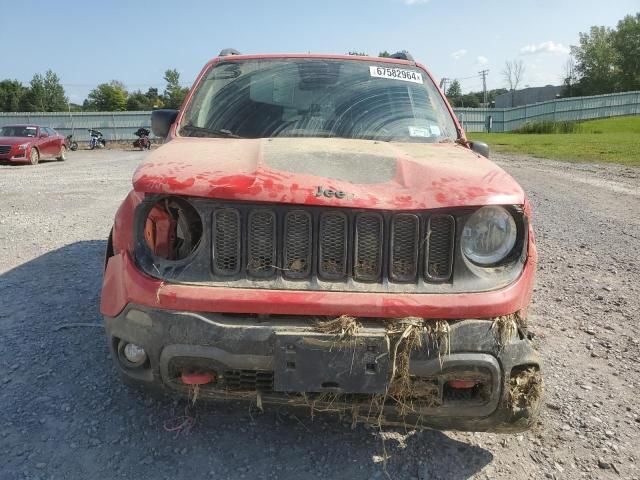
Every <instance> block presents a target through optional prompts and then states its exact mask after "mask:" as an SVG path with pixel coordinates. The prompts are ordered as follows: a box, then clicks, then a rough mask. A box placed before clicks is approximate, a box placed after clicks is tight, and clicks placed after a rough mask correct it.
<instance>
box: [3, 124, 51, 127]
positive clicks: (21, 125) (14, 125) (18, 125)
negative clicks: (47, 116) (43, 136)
mask: <svg viewBox="0 0 640 480" xmlns="http://www.w3.org/2000/svg"><path fill="white" fill-rule="evenodd" d="M1 127H22V128H42V125H33V124H32V123H11V124H8V125H2V126H1ZM48 128H51V127H48Z"/></svg>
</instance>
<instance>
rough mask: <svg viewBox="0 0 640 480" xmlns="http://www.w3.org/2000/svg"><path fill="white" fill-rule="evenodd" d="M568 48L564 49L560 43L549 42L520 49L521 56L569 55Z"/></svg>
mask: <svg viewBox="0 0 640 480" xmlns="http://www.w3.org/2000/svg"><path fill="white" fill-rule="evenodd" d="M569 51H570V50H569V47H565V46H564V45H562V44H561V43H554V42H552V41H551V40H549V41H548V42H542V43H539V44H537V45H535V44H533V43H532V44H529V45H525V46H524V47H522V48H521V49H520V54H521V55H535V54H537V53H561V54H564V53H569Z"/></svg>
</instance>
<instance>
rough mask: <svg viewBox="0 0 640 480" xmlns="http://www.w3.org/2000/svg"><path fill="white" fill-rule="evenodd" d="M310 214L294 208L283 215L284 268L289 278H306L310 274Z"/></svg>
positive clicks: (311, 244)
mask: <svg viewBox="0 0 640 480" xmlns="http://www.w3.org/2000/svg"><path fill="white" fill-rule="evenodd" d="M312 234H313V232H312V229H311V215H310V214H309V213H308V212H305V211H303V210H294V211H292V212H288V213H287V214H286V215H285V221H284V269H283V272H282V273H283V275H284V276H285V277H289V278H306V277H309V275H311V264H312V260H311V249H312V246H313V237H312Z"/></svg>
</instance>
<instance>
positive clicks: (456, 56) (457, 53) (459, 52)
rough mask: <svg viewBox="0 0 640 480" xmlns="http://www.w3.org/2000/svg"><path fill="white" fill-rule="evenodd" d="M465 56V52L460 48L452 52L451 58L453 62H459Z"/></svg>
mask: <svg viewBox="0 0 640 480" xmlns="http://www.w3.org/2000/svg"><path fill="white" fill-rule="evenodd" d="M466 54H467V51H466V50H465V49H464V48H461V49H460V50H456V51H455V52H453V53H452V54H451V56H452V57H453V59H454V60H459V59H461V58H462V57H464V56H465V55H466Z"/></svg>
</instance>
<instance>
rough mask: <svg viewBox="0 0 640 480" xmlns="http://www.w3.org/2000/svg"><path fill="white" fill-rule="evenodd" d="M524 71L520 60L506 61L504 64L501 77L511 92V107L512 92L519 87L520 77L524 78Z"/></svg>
mask: <svg viewBox="0 0 640 480" xmlns="http://www.w3.org/2000/svg"><path fill="white" fill-rule="evenodd" d="M524 70H525V68H524V62H523V61H522V60H510V61H509V60H507V61H506V62H505V64H504V70H502V76H503V78H504V79H505V81H506V82H507V85H508V86H509V90H510V91H511V106H513V96H514V92H515V91H516V90H517V88H518V85H520V82H521V81H522V77H523V76H524Z"/></svg>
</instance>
